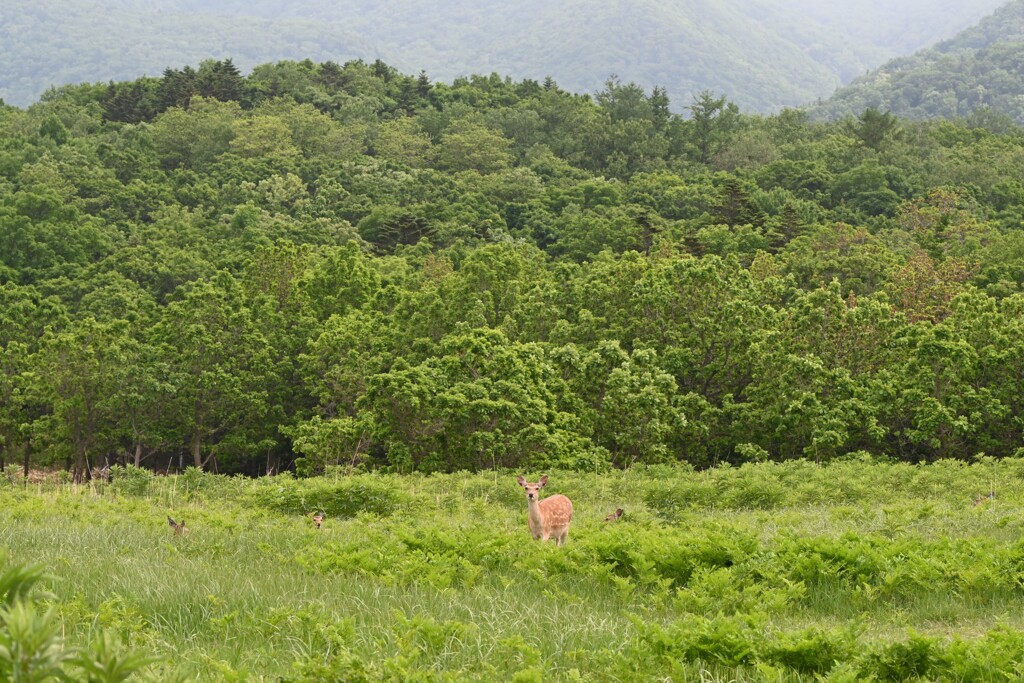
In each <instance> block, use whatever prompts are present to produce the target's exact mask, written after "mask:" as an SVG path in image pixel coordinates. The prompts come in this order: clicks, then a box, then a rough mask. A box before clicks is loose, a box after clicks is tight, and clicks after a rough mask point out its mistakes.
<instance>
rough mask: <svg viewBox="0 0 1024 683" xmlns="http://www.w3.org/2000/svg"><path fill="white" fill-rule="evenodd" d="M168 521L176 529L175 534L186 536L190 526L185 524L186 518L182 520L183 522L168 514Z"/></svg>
mask: <svg viewBox="0 0 1024 683" xmlns="http://www.w3.org/2000/svg"><path fill="white" fill-rule="evenodd" d="M167 523H168V524H170V525H171V528H172V529H174V535H175V536H184V535H185V534H187V533H188V527H187V526H185V520H181V522H175V521H174V520H173V519H171V517H170V515H168V516H167Z"/></svg>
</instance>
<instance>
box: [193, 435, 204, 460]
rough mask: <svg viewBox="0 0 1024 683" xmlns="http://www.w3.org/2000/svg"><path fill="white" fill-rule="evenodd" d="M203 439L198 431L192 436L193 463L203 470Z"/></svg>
mask: <svg viewBox="0 0 1024 683" xmlns="http://www.w3.org/2000/svg"><path fill="white" fill-rule="evenodd" d="M202 445H203V438H202V436H201V435H200V434H199V432H198V431H196V432H195V434H193V435H192V462H193V463H194V464H195V466H196V467H198V468H199V469H203V455H202V452H201V450H202Z"/></svg>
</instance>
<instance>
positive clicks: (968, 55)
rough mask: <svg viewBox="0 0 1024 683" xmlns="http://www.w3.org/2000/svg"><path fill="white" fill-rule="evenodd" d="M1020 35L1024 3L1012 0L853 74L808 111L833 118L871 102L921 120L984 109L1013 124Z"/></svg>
mask: <svg viewBox="0 0 1024 683" xmlns="http://www.w3.org/2000/svg"><path fill="white" fill-rule="evenodd" d="M1022 36H1024V2H1022V1H1021V0H1015V1H1014V2H1010V3H1007V4H1006V5H1004V6H1003V7H1000V8H999V9H998V10H996V11H995V12H994V13H993V14H992V15H991V16H988V17H985V18H984V19H982V21H981V22H979V23H978V24H977V25H975V26H972V27H970V28H968V29H965V30H964V31H961V32H960V33H958V34H957V35H956V36H954V37H953V38H950V39H949V40H945V41H942V42H940V43H938V44H936V45H934V46H932V47H930V48H928V49H925V50H921V51H920V52H918V53H917V54H914V55H911V56H908V57H900V58H897V59H893V60H892V61H890V62H888V63H886V64H884V65H882V66H881V67H879V68H878V69H876V70H874V71H872V72H871V73H868V74H866V75H864V76H861V77H860V78H857V79H854V80H853V82H851V83H850V84H849V85H846V86H845V87H843V88H840V89H839V90H837V91H836V92H835V94H833V95H832V96H831V97H830V98H828V99H827V100H825V101H824V102H819V103H818V104H817V105H815V106H812V107H811V108H810V112H811V114H812V115H813V116H815V117H822V116H823V117H831V118H837V117H841V116H843V115H845V114H848V113H850V112H860V111H863V110H864V109H865V108H868V107H874V108H876V109H882V110H889V111H892V112H893V113H895V114H897V115H899V116H901V117H906V118H913V119H927V118H955V117H958V116H960V117H962V116H970V115H971V114H972V113H974V112H975V111H978V110H987V111H990V112H992V113H994V114H996V115H998V116H1001V117H1004V118H1010V119H1012V120H1013V121H1015V122H1016V123H1017V124H1018V125H1019V124H1021V123H1024V105H1022V103H1021V101H1020V95H1019V93H1020V91H1021V80H1020V79H1021V72H1022V70H1021V54H1022V49H1024V41H1022Z"/></svg>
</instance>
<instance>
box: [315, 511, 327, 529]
mask: <svg viewBox="0 0 1024 683" xmlns="http://www.w3.org/2000/svg"><path fill="white" fill-rule="evenodd" d="M323 523H324V513H322V512H318V513H316V514H315V515H313V524H315V525H316V528H317V529H319V528H320V526H321V525H322V524H323Z"/></svg>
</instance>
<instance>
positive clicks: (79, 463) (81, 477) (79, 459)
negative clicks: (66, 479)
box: [71, 448, 86, 484]
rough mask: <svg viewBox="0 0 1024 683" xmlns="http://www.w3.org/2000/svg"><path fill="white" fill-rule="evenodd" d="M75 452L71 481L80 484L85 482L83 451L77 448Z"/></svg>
mask: <svg viewBox="0 0 1024 683" xmlns="http://www.w3.org/2000/svg"><path fill="white" fill-rule="evenodd" d="M75 450H76V451H77V453H76V455H75V473H74V476H73V477H72V479H71V481H73V482H74V483H76V484H81V483H84V482H85V462H86V459H85V449H84V448H77V449H75Z"/></svg>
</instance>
